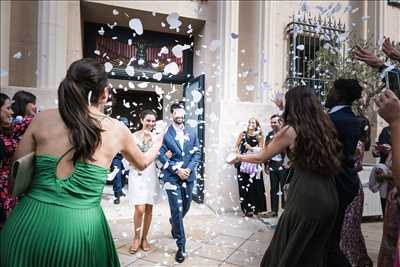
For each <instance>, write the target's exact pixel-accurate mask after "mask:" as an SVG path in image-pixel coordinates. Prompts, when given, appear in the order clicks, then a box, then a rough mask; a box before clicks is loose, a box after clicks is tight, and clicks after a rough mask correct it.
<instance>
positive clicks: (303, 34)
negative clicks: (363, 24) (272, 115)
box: [286, 13, 345, 98]
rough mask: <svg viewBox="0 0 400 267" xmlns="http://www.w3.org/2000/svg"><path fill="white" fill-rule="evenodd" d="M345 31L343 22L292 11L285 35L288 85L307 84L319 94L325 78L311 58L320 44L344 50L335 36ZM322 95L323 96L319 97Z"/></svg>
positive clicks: (321, 92) (322, 91) (290, 86)
mask: <svg viewBox="0 0 400 267" xmlns="http://www.w3.org/2000/svg"><path fill="white" fill-rule="evenodd" d="M343 33H345V25H344V24H342V23H341V21H340V20H339V21H338V22H337V21H336V20H335V19H333V18H332V17H329V18H324V19H322V18H321V16H319V17H318V18H317V17H311V14H303V15H300V13H298V14H297V15H293V16H292V17H291V22H290V23H289V24H288V25H287V26H286V34H287V37H288V52H289V57H288V59H289V60H288V76H287V79H286V83H287V86H288V87H289V89H291V88H293V87H295V86H298V85H308V86H311V87H313V88H314V89H315V91H316V93H317V94H318V95H319V96H321V97H322V96H323V94H324V90H325V81H324V80H323V78H322V77H321V71H323V70H320V69H319V68H318V66H316V65H315V62H314V61H313V59H314V58H315V56H316V53H317V52H318V51H319V50H320V48H321V47H323V46H324V45H330V46H331V47H335V48H336V49H337V50H338V51H340V53H345V47H344V45H341V44H338V43H337V42H336V41H335V40H336V38H337V37H338V36H340V35H341V34H343ZM322 98H323V97H322Z"/></svg>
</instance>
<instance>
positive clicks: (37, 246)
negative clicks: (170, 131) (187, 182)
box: [0, 59, 163, 267]
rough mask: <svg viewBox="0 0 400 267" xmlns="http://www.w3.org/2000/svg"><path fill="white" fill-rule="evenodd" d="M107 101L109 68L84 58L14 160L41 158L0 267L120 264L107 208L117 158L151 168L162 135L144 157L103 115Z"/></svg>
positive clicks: (5, 238) (2, 238) (1, 251)
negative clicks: (111, 172)
mask: <svg viewBox="0 0 400 267" xmlns="http://www.w3.org/2000/svg"><path fill="white" fill-rule="evenodd" d="M108 95H109V93H108V81H107V74H106V73H105V71H104V66H103V65H102V64H99V63H97V62H96V61H95V60H93V59H81V60H78V61H76V62H74V63H72V65H71V66H70V67H69V69H68V71H67V75H66V77H65V79H64V80H63V81H62V82H61V84H60V86H59V88H58V102H59V107H58V109H53V110H47V111H43V112H41V113H39V114H38V115H37V116H36V117H35V118H34V120H33V121H32V123H31V125H30V126H29V128H28V130H27V131H26V133H25V134H24V136H23V139H22V141H21V143H20V145H19V147H18V149H17V151H16V154H15V158H19V157H22V156H24V155H26V154H28V153H30V152H35V155H36V165H35V175H34V178H33V181H32V185H31V189H30V190H29V192H27V193H26V194H25V196H24V197H22V198H21V201H20V202H19V203H18V204H17V206H16V207H15V209H14V210H13V212H12V213H11V215H10V217H9V219H8V221H7V222H6V224H5V225H4V229H3V230H2V231H1V232H0V266H4V267H8V266H10V267H17V266H21V267H26V266H40V267H45V266H49V267H50V266H58V267H59V266H96V267H98V266H119V260H118V255H117V252H116V250H115V246H114V242H113V239H112V236H111V232H110V229H109V226H108V224H107V221H106V218H105V216H104V214H103V211H102V209H101V206H100V201H101V195H102V191H103V188H104V185H105V182H106V177H107V174H108V169H109V167H110V165H111V161H112V159H113V157H114V156H115V155H116V154H117V153H118V152H121V153H122V154H123V155H124V157H125V158H126V159H127V160H128V161H129V162H130V163H131V164H132V165H134V166H135V167H136V168H138V169H140V170H143V169H145V168H146V166H148V165H149V164H150V163H151V162H152V161H153V160H154V159H155V158H156V156H157V154H158V150H159V148H160V147H161V143H162V137H163V136H162V135H159V136H157V137H155V138H154V141H153V142H154V145H153V147H152V148H151V149H150V150H149V151H148V152H147V153H146V154H143V153H142V152H141V151H140V150H139V148H138V147H137V145H136V144H135V142H134V140H133V139H132V135H131V133H130V131H129V129H128V128H127V127H126V126H125V125H124V124H122V123H120V122H118V121H117V120H115V119H111V118H109V117H106V116H105V115H104V114H103V113H102V109H103V107H104V105H105V104H106V102H107V99H108Z"/></svg>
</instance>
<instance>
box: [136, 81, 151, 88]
mask: <svg viewBox="0 0 400 267" xmlns="http://www.w3.org/2000/svg"><path fill="white" fill-rule="evenodd" d="M137 86H138V87H139V88H142V89H144V88H147V87H148V86H149V83H148V82H141V83H139V84H138V85H137Z"/></svg>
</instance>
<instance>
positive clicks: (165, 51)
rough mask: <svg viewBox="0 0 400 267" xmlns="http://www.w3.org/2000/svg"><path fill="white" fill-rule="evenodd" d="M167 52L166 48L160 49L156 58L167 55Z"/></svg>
mask: <svg viewBox="0 0 400 267" xmlns="http://www.w3.org/2000/svg"><path fill="white" fill-rule="evenodd" d="M168 52H169V50H168V48H167V47H166V46H163V47H161V50H160V52H159V53H158V56H159V57H161V55H162V54H168Z"/></svg>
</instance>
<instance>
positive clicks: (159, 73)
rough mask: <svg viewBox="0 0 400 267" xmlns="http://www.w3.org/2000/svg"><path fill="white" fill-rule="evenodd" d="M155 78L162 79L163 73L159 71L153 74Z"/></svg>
mask: <svg viewBox="0 0 400 267" xmlns="http://www.w3.org/2000/svg"><path fill="white" fill-rule="evenodd" d="M153 79H154V80H157V81H161V79H162V73H161V72H157V73H154V74H153Z"/></svg>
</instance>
